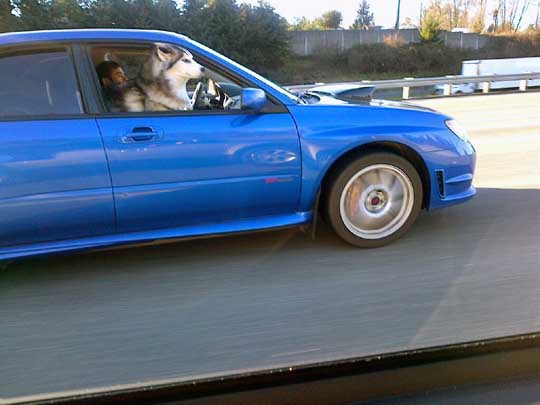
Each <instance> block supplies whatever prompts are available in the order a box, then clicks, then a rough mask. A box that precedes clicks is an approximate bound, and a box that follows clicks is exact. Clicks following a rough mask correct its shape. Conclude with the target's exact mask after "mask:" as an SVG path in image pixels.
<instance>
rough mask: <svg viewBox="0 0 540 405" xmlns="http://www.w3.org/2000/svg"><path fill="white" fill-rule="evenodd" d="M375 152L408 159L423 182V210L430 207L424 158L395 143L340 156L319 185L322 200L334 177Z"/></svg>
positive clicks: (370, 145)
mask: <svg viewBox="0 0 540 405" xmlns="http://www.w3.org/2000/svg"><path fill="white" fill-rule="evenodd" d="M374 152H387V153H393V154H396V155H398V156H401V157H403V158H405V159H407V161H409V163H411V164H412V165H413V167H414V168H415V169H416V171H417V172H418V175H419V176H420V179H421V181H422V189H423V197H422V208H427V207H429V203H430V194H431V181H430V180H431V179H430V176H429V171H428V168H427V165H426V162H425V161H424V159H423V158H422V156H421V155H420V154H419V153H418V152H417V151H416V150H414V149H413V148H411V147H410V146H407V145H405V144H402V143H399V142H394V141H376V142H370V143H367V144H362V145H359V146H356V147H354V148H352V149H349V150H348V151H346V152H345V153H343V154H342V155H341V156H339V157H338V158H337V159H336V160H335V161H334V162H333V163H332V164H331V165H330V166H329V167H328V169H327V170H326V172H325V173H324V176H323V177H322V180H321V182H320V184H319V190H320V193H319V195H320V198H324V196H325V195H326V190H327V189H328V185H329V184H330V182H331V181H332V179H333V178H334V176H336V175H337V173H339V172H340V170H342V169H343V167H344V166H345V165H347V164H348V163H349V162H351V161H352V160H354V159H357V158H358V157H360V156H362V155H366V154H369V153H374ZM315 205H318V201H316V202H315Z"/></svg>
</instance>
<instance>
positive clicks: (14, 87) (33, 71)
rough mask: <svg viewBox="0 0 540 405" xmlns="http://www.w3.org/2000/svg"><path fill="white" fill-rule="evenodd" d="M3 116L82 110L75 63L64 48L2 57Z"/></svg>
mask: <svg viewBox="0 0 540 405" xmlns="http://www.w3.org/2000/svg"><path fill="white" fill-rule="evenodd" d="M0 95H1V99H2V100H3V101H2V102H1V103H0V118H2V117H8V116H50V115H64V114H81V113H82V112H83V108H82V103H81V96H80V93H79V87H78V84H77V79H76V76H75V71H74V67H73V62H72V59H71V56H70V54H69V53H68V52H67V51H66V50H65V49H58V50H47V51H33V52H15V53H11V54H5V55H1V56H0Z"/></svg>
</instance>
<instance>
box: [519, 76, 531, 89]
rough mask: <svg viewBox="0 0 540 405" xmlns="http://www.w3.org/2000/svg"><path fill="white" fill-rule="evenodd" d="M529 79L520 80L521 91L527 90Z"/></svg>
mask: <svg viewBox="0 0 540 405" xmlns="http://www.w3.org/2000/svg"><path fill="white" fill-rule="evenodd" d="M528 82H529V80H527V79H522V80H520V81H519V91H527V84H528Z"/></svg>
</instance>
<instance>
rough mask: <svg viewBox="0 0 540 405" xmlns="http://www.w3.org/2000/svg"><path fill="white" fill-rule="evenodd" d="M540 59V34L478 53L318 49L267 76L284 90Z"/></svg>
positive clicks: (395, 44) (419, 47) (406, 47)
mask: <svg viewBox="0 0 540 405" xmlns="http://www.w3.org/2000/svg"><path fill="white" fill-rule="evenodd" d="M530 56H540V35H538V34H536V33H533V34H519V35H513V36H508V35H506V36H505V35H498V36H492V37H491V39H490V42H489V45H488V46H486V47H485V48H482V49H480V50H478V51H475V50H460V49H455V48H448V47H446V46H444V45H442V44H403V43H400V42H399V41H387V42H386V43H381V44H372V45H357V46H354V47H353V48H351V49H349V50H347V51H345V52H337V51H336V50H334V49H318V50H316V51H315V53H314V54H313V55H310V56H298V55H289V57H288V58H287V59H286V60H285V62H284V63H283V64H282V66H280V67H279V68H275V69H268V70H266V71H263V72H262V73H263V74H264V75H266V76H267V77H268V78H270V79H272V80H274V81H276V82H277V83H279V84H282V85H291V84H301V83H318V82H341V81H361V80H386V79H401V78H404V77H434V76H446V75H457V74H460V73H461V64H462V62H463V61H464V60H470V59H493V58H514V57H530Z"/></svg>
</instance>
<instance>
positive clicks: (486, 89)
mask: <svg viewBox="0 0 540 405" xmlns="http://www.w3.org/2000/svg"><path fill="white" fill-rule="evenodd" d="M490 89H491V82H484V83H482V93H486V94H487V93H489V90H490Z"/></svg>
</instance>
